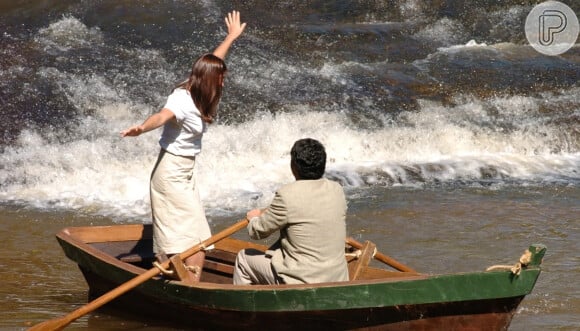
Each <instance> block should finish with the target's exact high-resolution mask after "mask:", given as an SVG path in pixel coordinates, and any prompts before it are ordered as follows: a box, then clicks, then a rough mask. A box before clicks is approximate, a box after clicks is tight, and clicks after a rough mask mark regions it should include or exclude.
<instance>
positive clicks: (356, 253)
mask: <svg viewBox="0 0 580 331" xmlns="http://www.w3.org/2000/svg"><path fill="white" fill-rule="evenodd" d="M361 255H362V251H361V250H360V249H357V250H356V251H354V252H352V253H344V256H347V257H354V258H355V259H359V258H360V257H361ZM375 255H377V248H376V247H375V249H374V250H373V256H372V257H373V258H374V257H375Z"/></svg>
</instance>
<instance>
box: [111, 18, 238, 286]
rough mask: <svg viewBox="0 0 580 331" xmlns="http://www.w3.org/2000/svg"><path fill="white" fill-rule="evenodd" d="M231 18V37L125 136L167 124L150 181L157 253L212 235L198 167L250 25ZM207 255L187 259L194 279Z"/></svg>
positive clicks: (195, 65)
mask: <svg viewBox="0 0 580 331" xmlns="http://www.w3.org/2000/svg"><path fill="white" fill-rule="evenodd" d="M225 21H226V26H227V28H228V34H227V36H226V38H225V39H224V40H223V42H222V43H221V44H220V45H219V46H218V47H217V48H216V49H215V50H214V52H213V53H212V54H204V55H202V56H201V57H199V58H198V59H197V60H196V61H195V62H194V63H193V67H192V69H191V74H190V75H189V78H188V79H187V80H186V81H185V82H183V83H181V84H180V85H178V86H177V87H176V88H175V89H174V90H173V93H172V94H171V95H170V96H169V97H168V98H167V102H166V104H165V106H164V107H163V108H162V109H161V110H160V111H159V112H157V113H155V114H153V115H151V116H150V117H149V118H147V119H146V120H145V122H143V124H141V125H135V126H132V127H130V128H128V129H126V130H123V131H121V137H127V136H138V135H140V134H142V133H144V132H148V131H151V130H154V129H157V128H159V127H161V126H163V132H162V134H161V138H160V139H159V145H161V151H160V152H159V157H158V158H157V163H156V164H155V167H154V168H153V171H152V174H151V182H150V194H151V210H152V214H153V215H152V216H153V251H154V252H155V253H156V254H158V253H165V254H167V255H169V256H171V255H173V254H179V253H181V252H183V251H185V250H187V249H188V248H190V247H191V246H194V245H195V244H197V243H199V242H201V241H203V240H205V239H207V238H209V237H210V236H211V231H210V228H209V224H208V222H207V219H206V218H205V212H204V209H203V205H202V204H201V200H200V197H199V190H198V187H197V183H196V182H195V176H194V171H193V168H194V164H195V156H196V155H197V154H199V153H200V152H201V138H202V136H203V133H204V132H205V131H206V128H207V125H208V124H210V123H212V122H213V120H214V119H215V116H216V114H217V107H218V103H219V101H220V98H221V95H222V87H223V84H224V75H225V73H226V65H225V63H224V58H225V56H226V54H227V52H228V50H229V48H230V46H231V45H232V43H233V42H234V41H235V40H236V39H237V38H238V37H239V36H240V35H241V34H242V32H243V31H244V28H245V27H246V23H243V24H242V23H241V22H240V13H239V12H237V11H233V12H231V13H228V16H227V17H226V18H225ZM204 260H205V252H203V251H200V252H199V253H197V254H195V255H192V256H190V257H189V258H187V259H185V261H184V262H185V264H186V265H187V266H188V267H189V268H188V270H189V279H187V280H184V281H186V282H188V283H194V282H197V281H199V278H200V275H201V269H202V267H203V263H204Z"/></svg>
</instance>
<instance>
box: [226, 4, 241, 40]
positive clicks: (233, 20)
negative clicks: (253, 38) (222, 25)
mask: <svg viewBox="0 0 580 331" xmlns="http://www.w3.org/2000/svg"><path fill="white" fill-rule="evenodd" d="M225 20H226V26H227V27H228V37H230V38H232V39H236V38H238V37H239V36H240V35H241V34H242V32H244V29H245V28H246V23H241V21H240V12H239V11H236V10H234V11H232V12H231V13H228V16H227V17H226V18H225Z"/></svg>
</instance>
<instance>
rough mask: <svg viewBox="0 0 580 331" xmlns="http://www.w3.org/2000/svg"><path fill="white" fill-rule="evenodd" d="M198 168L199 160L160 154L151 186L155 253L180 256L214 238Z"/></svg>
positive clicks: (152, 175)
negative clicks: (196, 164) (200, 194)
mask: <svg viewBox="0 0 580 331" xmlns="http://www.w3.org/2000/svg"><path fill="white" fill-rule="evenodd" d="M194 165H195V157H185V156H178V155H173V154H171V153H169V152H166V151H165V150H163V149H161V152H159V157H158V159H157V163H156V165H155V167H154V169H153V172H152V174H151V185H150V194H151V211H152V215H153V251H154V252H155V253H165V254H178V253H181V252H183V251H185V250H187V249H188V248H190V247H192V246H194V245H196V244H198V243H200V242H201V241H203V240H205V239H207V238H209V237H211V230H210V228H209V224H208V223H207V219H206V218H205V211H204V209H203V205H202V204H201V199H200V197H199V190H198V188H197V185H196V183H195V174H194V171H193V169H194Z"/></svg>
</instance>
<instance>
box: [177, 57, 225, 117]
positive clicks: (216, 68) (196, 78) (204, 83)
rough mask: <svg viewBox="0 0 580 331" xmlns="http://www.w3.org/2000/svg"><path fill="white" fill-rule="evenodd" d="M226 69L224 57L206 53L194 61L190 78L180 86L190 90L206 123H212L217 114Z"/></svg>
mask: <svg viewBox="0 0 580 331" xmlns="http://www.w3.org/2000/svg"><path fill="white" fill-rule="evenodd" d="M226 70H227V68H226V64H225V62H224V61H223V60H222V59H220V58H219V57H217V56H215V55H213V54H204V55H202V56H200V57H199V58H198V59H197V60H196V61H195V62H194V63H193V66H192V68H191V73H190V74H189V78H188V79H187V80H186V81H185V82H183V83H181V84H179V86H178V88H184V89H187V90H188V91H189V93H190V94H191V98H192V99H193V103H194V104H195V106H196V107H197V109H198V110H199V112H200V113H201V119H202V120H203V121H204V122H206V123H212V122H213V120H214V119H215V117H216V115H217V107H218V104H219V102H220V98H221V96H222V87H223V80H224V75H225V73H226Z"/></svg>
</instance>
